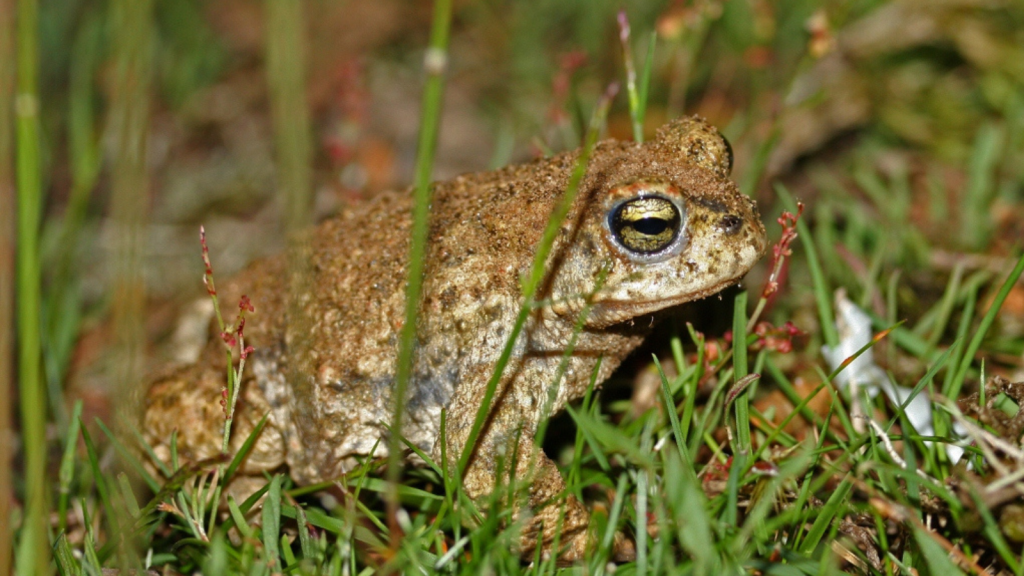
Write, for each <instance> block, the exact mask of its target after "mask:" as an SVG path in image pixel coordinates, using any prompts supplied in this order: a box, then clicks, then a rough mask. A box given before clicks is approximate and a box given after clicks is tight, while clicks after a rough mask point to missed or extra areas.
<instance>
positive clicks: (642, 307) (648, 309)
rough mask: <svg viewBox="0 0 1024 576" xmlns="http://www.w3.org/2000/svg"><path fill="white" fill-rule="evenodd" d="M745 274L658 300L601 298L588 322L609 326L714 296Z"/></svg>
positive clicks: (595, 304)
mask: <svg viewBox="0 0 1024 576" xmlns="http://www.w3.org/2000/svg"><path fill="white" fill-rule="evenodd" d="M744 276H746V273H744V274H742V275H740V276H736V277H735V278H730V279H728V280H723V281H721V282H719V283H717V284H713V285H711V286H708V287H706V288H702V289H700V290H697V291H695V292H689V293H687V294H681V295H679V296H677V297H674V298H661V299H658V300H636V299H632V300H611V299H609V300H601V301H598V302H595V303H594V307H593V309H592V310H591V312H590V317H589V318H588V319H587V323H588V324H599V325H600V326H602V327H608V326H614V325H616V324H621V323H624V322H628V321H629V320H631V319H633V318H636V317H637V316H638V315H642V314H651V313H654V312H660V311H662V310H666V309H668V308H674V307H676V306H680V305H682V304H687V303H689V302H694V301H696V300H701V299H703V298H707V297H708V296H713V295H715V294H717V293H719V292H721V291H722V290H725V289H726V288H728V287H730V286H733V285H735V284H738V283H739V282H740V281H741V280H742V279H743V277H744Z"/></svg>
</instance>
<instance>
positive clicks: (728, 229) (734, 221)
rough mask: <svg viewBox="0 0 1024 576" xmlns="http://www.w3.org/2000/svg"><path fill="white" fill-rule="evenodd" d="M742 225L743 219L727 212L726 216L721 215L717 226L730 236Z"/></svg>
mask: <svg viewBox="0 0 1024 576" xmlns="http://www.w3.org/2000/svg"><path fill="white" fill-rule="evenodd" d="M742 226H743V219H741V218H740V217H739V216H734V215H732V214H729V215H728V216H723V217H722V219H721V220H720V221H719V222H718V227H719V228H721V229H722V232H725V233H726V234H728V235H730V236H732V235H733V234H735V233H737V232H739V230H740V228H741V227H742Z"/></svg>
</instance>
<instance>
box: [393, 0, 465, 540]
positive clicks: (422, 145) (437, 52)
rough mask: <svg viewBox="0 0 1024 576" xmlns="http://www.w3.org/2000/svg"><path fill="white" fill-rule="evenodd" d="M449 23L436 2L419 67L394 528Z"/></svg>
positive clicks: (396, 404) (396, 418)
mask: <svg viewBox="0 0 1024 576" xmlns="http://www.w3.org/2000/svg"><path fill="white" fill-rule="evenodd" d="M451 20H452V3H451V0H436V2H435V4H434V20H433V24H432V25H431V29H430V45H429V46H428V48H427V52H426V54H425V55H424V62H423V67H424V69H425V71H426V73H427V82H426V86H425V88H424V91H423V117H422V119H421V121H420V135H419V143H418V146H417V154H416V180H415V192H414V202H413V214H412V237H411V239H410V243H409V265H408V268H407V270H406V287H405V323H404V324H403V325H402V333H401V336H400V341H399V348H398V361H397V365H396V367H395V389H394V397H393V399H392V402H393V411H392V418H391V438H390V439H389V440H388V492H387V502H388V519H389V523H391V524H392V526H391V527H392V529H394V528H396V526H395V525H394V520H395V512H397V509H398V480H399V478H400V476H401V451H402V444H401V437H402V415H403V414H404V413H405V392H406V390H407V389H408V387H409V381H410V380H411V379H412V370H413V360H414V358H415V347H416V322H417V317H418V315H419V305H420V299H421V295H422V288H423V271H424V261H425V260H426V252H427V234H428V232H429V229H428V224H429V218H430V179H431V173H432V171H433V166H434V152H435V149H436V148H437V134H438V131H439V127H440V123H441V103H442V100H443V97H444V73H445V70H446V69H447V63H448V36H449V30H450V28H451Z"/></svg>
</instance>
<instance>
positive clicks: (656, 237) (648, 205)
mask: <svg viewBox="0 0 1024 576" xmlns="http://www.w3.org/2000/svg"><path fill="white" fill-rule="evenodd" d="M682 221H683V218H682V215H681V214H680V213H679V208H677V207H676V205H675V204H673V203H672V202H670V201H668V200H666V199H665V198H661V197H659V196H647V197H643V198H633V199H632V200H627V201H625V202H623V203H622V204H619V205H618V206H617V207H616V208H615V209H614V210H613V211H612V213H611V214H610V215H609V220H608V225H609V227H610V228H611V231H612V236H614V237H615V241H616V242H617V243H618V244H619V245H621V246H622V247H623V248H625V249H626V250H629V251H630V252H633V253H636V254H654V253H655V252H660V251H662V250H664V249H665V248H667V247H669V246H671V245H672V243H673V242H674V241H675V239H676V238H678V237H679V231H680V228H681V226H682Z"/></svg>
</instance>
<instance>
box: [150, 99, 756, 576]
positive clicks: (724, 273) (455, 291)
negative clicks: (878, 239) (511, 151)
mask: <svg viewBox="0 0 1024 576" xmlns="http://www.w3.org/2000/svg"><path fill="white" fill-rule="evenodd" d="M579 156H580V151H578V150H577V151H573V152H566V153H563V154H559V155H556V156H553V157H550V158H543V159H538V160H535V161H533V162H531V163H528V164H523V165H518V166H510V167H507V168H504V169H501V170H496V171H493V172H482V173H476V174H467V175H464V176H460V177H458V178H455V179H453V180H450V181H447V182H439V183H436V184H434V185H433V188H432V204H431V207H430V210H431V216H430V232H429V243H428V245H427V254H426V261H425V277H424V284H423V299H422V307H421V314H420V318H419V322H418V326H417V336H418V340H417V348H416V352H415V357H414V366H413V373H412V377H411V380H410V382H409V386H408V395H407V397H406V405H405V406H406V408H405V413H404V415H403V426H402V434H403V436H404V437H405V438H406V439H407V440H408V441H409V442H411V443H412V444H414V445H416V446H418V447H420V448H421V449H423V450H424V451H425V452H426V453H429V454H431V455H432V457H433V458H434V459H435V461H437V462H441V454H442V446H441V445H440V444H441V441H440V438H441V429H440V425H441V415H442V411H445V412H446V422H447V423H446V430H445V434H444V437H445V438H446V446H445V448H446V450H445V454H446V455H447V458H448V464H449V465H450V464H453V463H454V462H455V461H456V460H457V458H458V455H459V454H460V453H461V452H462V450H463V448H464V445H465V443H466V441H467V438H468V437H469V435H470V429H471V427H472V425H473V421H474V419H475V417H476V414H477V411H478V409H479V408H480V405H481V403H482V401H483V398H484V396H485V391H486V389H487V384H488V380H489V379H490V378H491V376H492V374H493V373H494V371H495V363H496V361H497V359H498V357H499V355H500V354H501V352H502V350H503V348H504V346H505V343H506V339H507V338H508V337H509V335H510V334H511V333H512V332H513V325H514V323H515V321H516V317H517V315H518V313H519V311H520V308H521V306H522V305H523V301H522V300H523V299H522V294H521V278H522V277H523V276H524V274H525V273H526V272H527V271H528V270H529V269H530V266H531V262H532V259H533V257H534V253H535V251H536V249H537V246H538V243H539V242H540V239H541V235H542V232H543V230H544V228H545V225H546V223H547V220H548V218H549V216H550V214H551V213H552V209H553V207H554V206H555V205H556V203H557V202H558V201H559V199H560V198H561V197H562V195H563V194H564V192H565V190H566V187H567V184H568V182H569V178H570V174H571V173H572V171H573V169H574V167H575V166H576V164H577V160H578V158H579ZM731 164H732V152H731V149H730V147H729V144H728V142H727V141H726V140H725V139H724V138H723V137H722V136H721V135H719V133H718V131H717V130H716V129H715V128H713V127H712V126H710V125H709V124H708V123H707V122H705V121H704V120H703V119H701V118H697V117H693V118H683V119H679V120H675V121H673V122H670V123H669V124H667V125H666V126H664V127H663V128H661V130H659V131H658V133H657V136H656V137H655V138H654V139H653V140H650V141H648V142H645V143H642V144H638V143H634V142H623V141H617V140H606V141H602V142H599V143H598V144H597V145H596V147H595V148H594V150H593V154H592V156H591V158H590V161H589V164H588V165H587V170H586V175H585V177H584V178H583V180H582V182H581V184H580V187H579V189H578V194H577V196H576V198H575V200H574V202H573V204H572V206H571V209H570V211H569V214H568V217H567V218H565V220H564V221H563V223H562V224H561V226H560V228H559V230H558V235H557V237H556V239H555V242H554V245H553V249H552V252H551V257H550V258H549V259H548V262H547V268H546V272H545V274H546V275H545V280H544V282H543V283H542V284H541V288H540V291H539V292H538V294H537V295H536V297H535V302H536V303H537V304H536V305H535V306H534V307H533V308H532V310H531V312H530V315H529V318H528V320H527V322H526V324H525V326H524V328H523V330H522V331H521V332H520V334H519V337H518V339H517V340H516V342H515V344H514V347H513V349H512V355H511V359H510V361H509V362H508V364H507V366H506V367H505V369H504V371H503V372H502V374H501V378H500V381H499V382H498V387H497V393H496V394H495V395H494V397H493V398H494V399H493V401H492V402H491V406H490V407H489V413H488V419H487V423H486V426H485V427H484V429H483V431H482V433H481V434H480V436H479V439H478V441H477V442H476V444H475V451H474V452H473V457H472V459H471V460H470V461H469V465H468V467H467V469H466V471H465V474H464V476H463V484H464V488H465V490H466V491H467V492H468V494H469V495H470V496H471V497H473V498H475V499H481V498H482V497H484V496H486V495H487V494H489V493H490V492H491V491H492V489H493V488H494V487H495V485H496V482H499V480H497V479H496V475H497V471H498V470H499V469H501V467H502V466H503V464H504V462H503V459H507V458H508V456H509V455H511V454H518V455H519V456H518V457H517V458H514V461H515V470H514V471H513V472H512V476H513V477H514V478H515V480H516V481H517V482H524V483H526V484H527V485H528V486H529V489H528V490H527V491H526V495H525V497H524V500H525V501H523V502H520V503H519V504H518V505H517V506H518V508H517V509H516V510H517V512H516V514H517V517H522V518H529V520H527V521H526V528H525V530H524V534H523V537H522V547H523V549H522V551H523V553H524V554H528V553H530V551H531V549H532V548H533V547H534V546H537V545H538V543H540V545H542V546H544V547H545V551H549V550H548V548H549V547H550V545H551V543H552V541H553V540H554V539H555V535H556V530H559V529H560V530H561V535H560V537H559V541H560V542H561V545H562V546H563V548H561V549H560V550H559V551H558V553H559V554H560V558H561V559H562V560H565V561H572V560H574V559H577V558H580V557H581V556H582V555H583V554H584V551H585V548H586V541H587V527H588V523H589V513H588V511H587V509H586V508H585V506H584V505H583V504H582V503H581V502H579V501H578V500H577V499H576V498H575V497H574V496H572V495H569V496H565V482H564V480H563V479H562V477H561V475H560V473H559V471H558V469H557V468H556V466H555V464H554V463H553V462H552V461H551V460H550V459H549V458H548V457H547V456H545V455H544V453H543V451H541V450H540V449H539V448H536V447H535V440H534V433H535V432H536V431H537V429H538V426H539V425H540V424H541V422H542V420H543V418H545V417H547V416H549V415H551V414H555V413H557V412H558V411H560V410H561V409H562V408H563V407H564V406H565V405H566V404H567V403H569V402H572V401H573V400H575V399H578V398H580V397H582V396H583V395H584V393H585V392H586V390H587V389H588V387H589V386H590V385H591V382H592V380H596V382H597V383H598V384H600V383H601V382H603V381H604V380H606V379H607V378H608V377H609V376H610V375H611V373H612V371H613V370H615V368H616V366H618V365H619V363H620V362H621V361H622V360H623V358H625V357H626V356H627V355H628V354H629V353H630V351H632V350H633V349H634V348H636V347H637V346H638V345H639V344H640V343H641V341H642V340H643V338H644V336H645V335H646V334H647V333H648V332H649V331H650V330H651V327H652V325H653V323H654V321H655V320H656V319H657V318H658V317H659V316H660V315H661V312H663V311H664V310H666V309H668V308H671V307H674V306H677V305H679V304H683V303H685V302H689V301H692V300H697V299H699V298H703V297H705V296H708V295H711V294H714V293H716V292H718V291H720V290H722V289H723V288H725V287H727V286H729V285H731V284H733V283H735V282H737V281H738V280H739V279H740V278H741V277H742V276H743V275H744V274H745V273H746V272H747V270H748V269H749V268H750V267H751V266H752V265H753V264H754V263H755V262H756V261H757V260H758V259H759V258H760V257H761V255H762V253H763V252H764V249H765V243H766V241H765V231H764V226H763V225H762V224H761V221H760V219H759V216H758V212H757V208H756V206H755V204H754V202H753V201H752V200H751V199H749V198H747V197H746V196H744V195H743V194H742V193H740V191H739V190H738V189H737V187H736V185H735V184H734V183H733V182H732V181H730V180H729V179H728V176H729V172H730V169H731ZM411 214H412V197H411V195H410V194H409V193H407V192H406V193H386V194H381V195H379V196H377V197H375V198H373V199H371V200H369V201H367V202H365V203H363V204H361V205H357V206H353V207H350V208H346V209H344V210H343V211H342V212H341V213H340V214H339V215H337V216H336V217H334V218H332V219H330V220H328V221H326V222H324V223H322V224H320V225H319V226H318V227H317V228H316V229H315V230H314V231H313V232H312V234H311V236H310V238H311V239H310V243H309V254H310V256H309V262H308V276H307V278H306V283H305V286H306V289H305V290H303V292H302V293H301V294H300V295H298V296H299V297H298V298H296V299H294V300H293V302H297V303H298V304H295V305H296V306H298V307H299V308H297V309H296V308H292V309H291V310H293V311H294V310H298V311H299V313H300V314H302V315H304V318H305V319H306V321H305V324H306V325H305V326H304V327H303V328H301V329H299V328H296V326H295V323H294V322H293V323H291V324H290V323H289V310H290V308H289V298H288V295H287V294H288V280H287V279H288V260H287V258H286V257H285V256H278V257H275V258H270V259H267V260H263V261H260V262H256V263H255V264H253V265H251V266H250V267H249V268H248V269H247V270H246V271H244V272H243V273H242V274H240V275H239V276H238V277H236V278H234V279H233V280H232V281H230V282H229V283H228V285H227V286H225V287H222V288H221V290H220V293H221V296H222V301H224V302H235V301H238V298H239V297H240V296H241V295H242V294H243V293H244V294H247V295H248V296H249V299H250V300H251V302H252V303H253V304H254V305H255V307H256V309H257V310H256V314H254V315H251V316H250V318H249V322H248V325H247V327H246V330H245V336H246V344H251V345H252V346H254V348H255V352H253V353H252V354H251V355H250V356H249V358H248V360H247V364H246V369H245V372H246V373H245V374H244V375H243V382H242V384H241V385H242V389H241V390H242V391H241V396H240V401H239V407H238V411H237V412H236V416H235V426H234V435H233V438H232V446H233V448H234V449H235V450H237V449H238V447H239V446H240V445H241V443H242V442H243V441H244V439H245V438H246V437H247V436H248V435H249V433H250V432H251V431H252V429H253V427H254V425H255V424H256V423H257V422H258V421H259V420H260V419H261V418H262V417H263V416H264V415H265V414H269V417H268V421H267V424H266V426H265V427H264V429H263V430H262V433H261V434H260V436H259V438H258V440H257V441H256V443H255V446H254V447H253V448H252V450H251V453H250V454H249V455H248V457H247V459H246V461H245V464H244V466H243V468H242V471H243V472H244V473H245V474H249V475H257V474H260V473H261V472H263V471H270V470H274V469H277V468H279V467H282V466H285V465H286V466H287V468H288V471H289V474H290V475H291V477H292V478H293V479H294V480H295V481H296V482H297V483H299V484H310V483H315V482H320V481H325V480H331V479H334V478H337V477H339V476H341V475H343V474H344V473H345V472H346V471H347V470H350V469H351V468H352V466H353V465H354V464H355V463H356V457H357V456H366V455H375V456H381V455H384V454H385V453H386V451H387V441H386V438H387V434H388V433H389V432H388V424H389V422H390V421H391V409H392V405H393V399H392V390H393V385H394V381H395V366H396V359H397V355H398V346H399V344H398V342H399V333H400V331H401V327H402V324H403V321H404V317H405V315H404V314H405V286H404V284H405V277H406V275H405V269H406V262H407V259H408V252H409V237H410V230H411V221H412V216H411ZM213 340H214V341H211V342H210V343H208V345H207V346H206V348H205V349H204V352H203V353H202V354H201V357H200V358H199V360H198V361H196V362H195V363H194V364H191V365H187V366H183V367H180V368H177V369H176V370H174V371H171V372H169V373H165V374H164V375H163V376H162V377H159V378H157V379H155V380H154V381H153V382H152V383H151V385H150V387H149V388H148V392H147V395H146V398H145V402H144V406H145V414H144V425H143V429H144V437H145V439H146V440H147V441H148V442H150V443H151V445H152V446H153V447H154V449H155V451H156V454H157V455H158V457H160V458H162V459H165V460H169V458H170V445H169V444H170V438H171V435H172V432H173V431H175V430H177V451H178V455H179V458H180V459H182V460H185V461H195V460H199V459H203V458H207V457H211V456H214V455H216V454H218V453H219V451H220V446H221V433H222V432H221V431H222V425H223V418H224V414H223V409H222V407H221V406H220V404H219V402H218V400H219V399H220V392H221V390H222V388H223V387H224V385H225V384H224V377H225V368H226V366H225V361H226V360H225V354H224V350H223V346H222V343H221V342H218V341H216V340H217V339H213ZM570 342H573V345H572V346H571V350H570V351H569V353H568V354H567V353H566V352H567V349H569V347H570ZM299 349H301V353H299V352H298V350H299ZM527 455H529V456H530V457H526V456H527ZM506 474H507V473H506ZM562 510H564V519H562V520H561V521H560V520H559V515H560V511H562ZM521 512H528V514H527V515H524V516H519V514H520V513H521ZM621 540H622V539H621V538H620V542H619V544H620V546H619V552H620V554H622V555H626V556H628V548H629V544H628V543H622V542H621Z"/></svg>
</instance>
